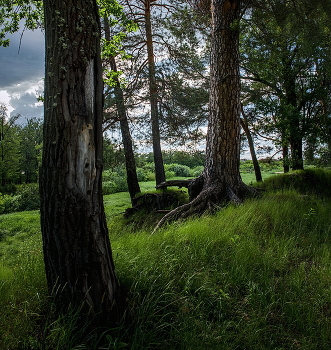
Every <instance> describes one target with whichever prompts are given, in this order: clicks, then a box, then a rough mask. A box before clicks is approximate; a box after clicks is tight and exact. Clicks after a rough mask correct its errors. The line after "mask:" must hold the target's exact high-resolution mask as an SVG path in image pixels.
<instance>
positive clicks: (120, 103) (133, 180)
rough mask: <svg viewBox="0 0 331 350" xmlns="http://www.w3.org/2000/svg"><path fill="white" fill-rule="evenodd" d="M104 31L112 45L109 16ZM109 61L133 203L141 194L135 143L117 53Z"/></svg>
mask: <svg viewBox="0 0 331 350" xmlns="http://www.w3.org/2000/svg"><path fill="white" fill-rule="evenodd" d="M104 31H105V39H106V42H107V43H110V42H111V33H110V26H109V19H108V17H107V16H105V18H104ZM107 61H108V64H109V68H110V69H111V72H112V73H113V78H112V87H113V89H112V91H113V93H114V95H115V103H116V109H117V115H118V119H119V122H120V128H121V134H122V143H123V148H124V156H125V168H126V177H127V184H128V189H129V194H130V197H131V201H133V198H134V197H135V195H136V194H137V193H139V192H140V186H139V182H138V176H137V170H136V161H135V158H134V152H133V142H132V138H131V132H130V127H129V121H128V115H127V108H126V105H125V100H124V92H123V89H122V87H121V83H120V80H119V78H118V69H117V64H116V57H115V53H111V54H110V57H109V56H108V59H107Z"/></svg>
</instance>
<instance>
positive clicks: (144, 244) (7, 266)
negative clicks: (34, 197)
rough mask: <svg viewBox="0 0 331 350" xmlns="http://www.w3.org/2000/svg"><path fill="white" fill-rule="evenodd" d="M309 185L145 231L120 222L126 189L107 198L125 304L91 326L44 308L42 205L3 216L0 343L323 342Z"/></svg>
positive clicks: (326, 249)
mask: <svg viewBox="0 0 331 350" xmlns="http://www.w3.org/2000/svg"><path fill="white" fill-rule="evenodd" d="M315 174H316V173H315ZM282 176H283V175H277V180H272V181H275V183H276V181H281V180H278V179H279V177H282ZM286 176H287V175H286ZM317 176H318V175H317ZM322 176H324V175H322ZM319 178H320V177H319ZM270 181H271V180H270ZM284 181H285V180H284ZM323 181H324V180H323ZM328 181H329V180H328V179H326V180H325V184H324V187H327V186H328V185H329V182H328ZM306 184H307V186H305V191H306V192H304V193H301V192H302V191H301V192H300V191H298V190H296V189H295V188H296V186H294V185H293V184H291V186H290V189H284V188H282V187H281V188H278V187H277V186H276V185H274V187H273V188H274V190H273V191H268V192H267V193H266V194H265V195H263V196H262V197H261V198H258V199H254V200H253V199H252V200H248V201H246V202H245V203H244V204H243V205H241V206H238V207H233V206H231V205H230V206H228V207H226V208H223V209H222V210H220V211H219V212H218V213H217V214H216V215H214V216H205V217H203V218H199V219H192V220H188V221H184V222H177V223H174V224H172V225H169V226H168V227H166V228H165V229H162V230H160V231H158V232H156V233H155V234H153V235H152V234H151V231H152V230H148V229H146V228H145V229H144V230H137V227H136V226H134V225H132V223H130V222H127V221H125V220H119V218H120V216H119V214H120V213H121V212H122V210H123V208H124V207H125V203H129V198H127V196H124V197H121V196H120V195H117V197H116V198H114V199H113V200H112V197H111V196H106V197H105V204H106V211H107V218H108V220H109V230H110V236H111V242H112V249H113V256H114V259H115V266H116V271H117V275H118V278H119V280H120V283H121V288H122V292H123V294H124V295H125V297H126V302H127V305H126V310H125V318H124V319H123V322H122V323H119V325H118V327H117V328H116V329H112V330H109V329H100V330H99V331H97V332H92V333H91V332H88V331H87V328H84V327H82V326H81V322H79V321H81V320H79V319H78V314H76V313H75V312H74V310H73V311H72V312H70V313H68V314H64V315H57V316H56V315H55V313H54V312H53V310H52V303H51V300H50V299H49V297H48V296H47V293H46V286H45V277H44V271H43V263H42V254H41V240H40V229H39V216H38V213H37V212H30V213H28V212H24V213H17V214H8V215H2V216H0V233H1V236H0V237H1V238H0V307H1V311H2V310H4V312H1V314H0V322H1V324H0V349H12V350H15V349H43V350H46V349H49V350H51V349H52V350H53V349H59V350H66V349H68V350H69V349H134V350H138V349H139V350H145V349H146V350H147V349H155V350H156V349H157V350H163V349H167V350H172V349H176V350H181V349H182V350H208V349H213V350H214V349H216V350H223V349H226V350H232V349H233V350H234V349H236V350H237V349H241V350H244V349H245V350H268V349H270V350H271V349H272V350H276V349H277V350H281V349H283V350H289V349H304V350H329V349H330V348H331V332H330V329H331V283H330V282H331V217H330V214H329V213H330V212H331V203H330V200H329V199H327V198H326V197H325V196H323V197H320V196H317V195H316V193H317V192H315V194H311V193H312V192H311V191H308V192H307V189H308V188H309V187H313V186H315V185H314V184H313V183H311V184H309V183H308V182H306ZM297 187H298V186H297ZM271 188H272V186H271V185H270V187H269V189H271ZM307 193H310V194H309V195H307Z"/></svg>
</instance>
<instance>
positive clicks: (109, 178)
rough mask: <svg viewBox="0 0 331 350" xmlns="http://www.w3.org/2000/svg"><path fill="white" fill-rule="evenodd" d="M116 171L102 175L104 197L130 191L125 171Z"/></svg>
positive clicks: (118, 168) (121, 169)
mask: <svg viewBox="0 0 331 350" xmlns="http://www.w3.org/2000/svg"><path fill="white" fill-rule="evenodd" d="M115 170H116V171H111V170H105V171H104V172H103V174H102V192H103V194H104V195H107V194H113V193H117V192H127V191H128V184H127V180H126V172H125V169H124V168H122V167H117V168H116V169H115Z"/></svg>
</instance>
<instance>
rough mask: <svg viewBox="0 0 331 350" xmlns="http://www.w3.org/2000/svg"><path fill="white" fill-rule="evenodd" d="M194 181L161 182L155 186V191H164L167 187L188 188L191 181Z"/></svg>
mask: <svg viewBox="0 0 331 350" xmlns="http://www.w3.org/2000/svg"><path fill="white" fill-rule="evenodd" d="M193 180H194V179H187V180H168V181H164V182H161V183H160V184H158V185H156V186H155V188H156V189H165V188H167V187H171V186H177V187H178V188H182V187H186V188H188V187H189V185H190V183H191V182H192V181H193Z"/></svg>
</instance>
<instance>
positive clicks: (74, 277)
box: [40, 0, 117, 322]
mask: <svg viewBox="0 0 331 350" xmlns="http://www.w3.org/2000/svg"><path fill="white" fill-rule="evenodd" d="M44 9H45V33H46V74H45V121H44V147H43V163H42V170H41V178H40V194H41V228H42V237H43V249H44V260H45V269H46V277H47V282H48V287H49V291H50V292H52V293H56V295H55V296H56V297H58V299H57V300H58V302H59V304H60V305H61V306H63V307H67V306H69V305H76V306H80V307H83V310H85V311H88V312H90V313H92V314H98V315H99V316H98V319H99V320H100V321H109V322H111V321H112V320H114V312H115V310H116V307H115V305H116V300H115V295H116V294H117V280H116V276H115V272H114V264H113V260H112V253H111V248H110V242H109V237H108V229H107V224H106V218H105V214H104V207H103V201H102V183H101V172H102V107H103V106H102V96H103V82H102V66H101V59H100V43H99V40H100V27H99V18H98V8H97V5H96V2H95V1H94V0H84V1H83V0H75V1H73V0H69V1H59V0H57V1H53V0H45V1H44Z"/></svg>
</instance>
